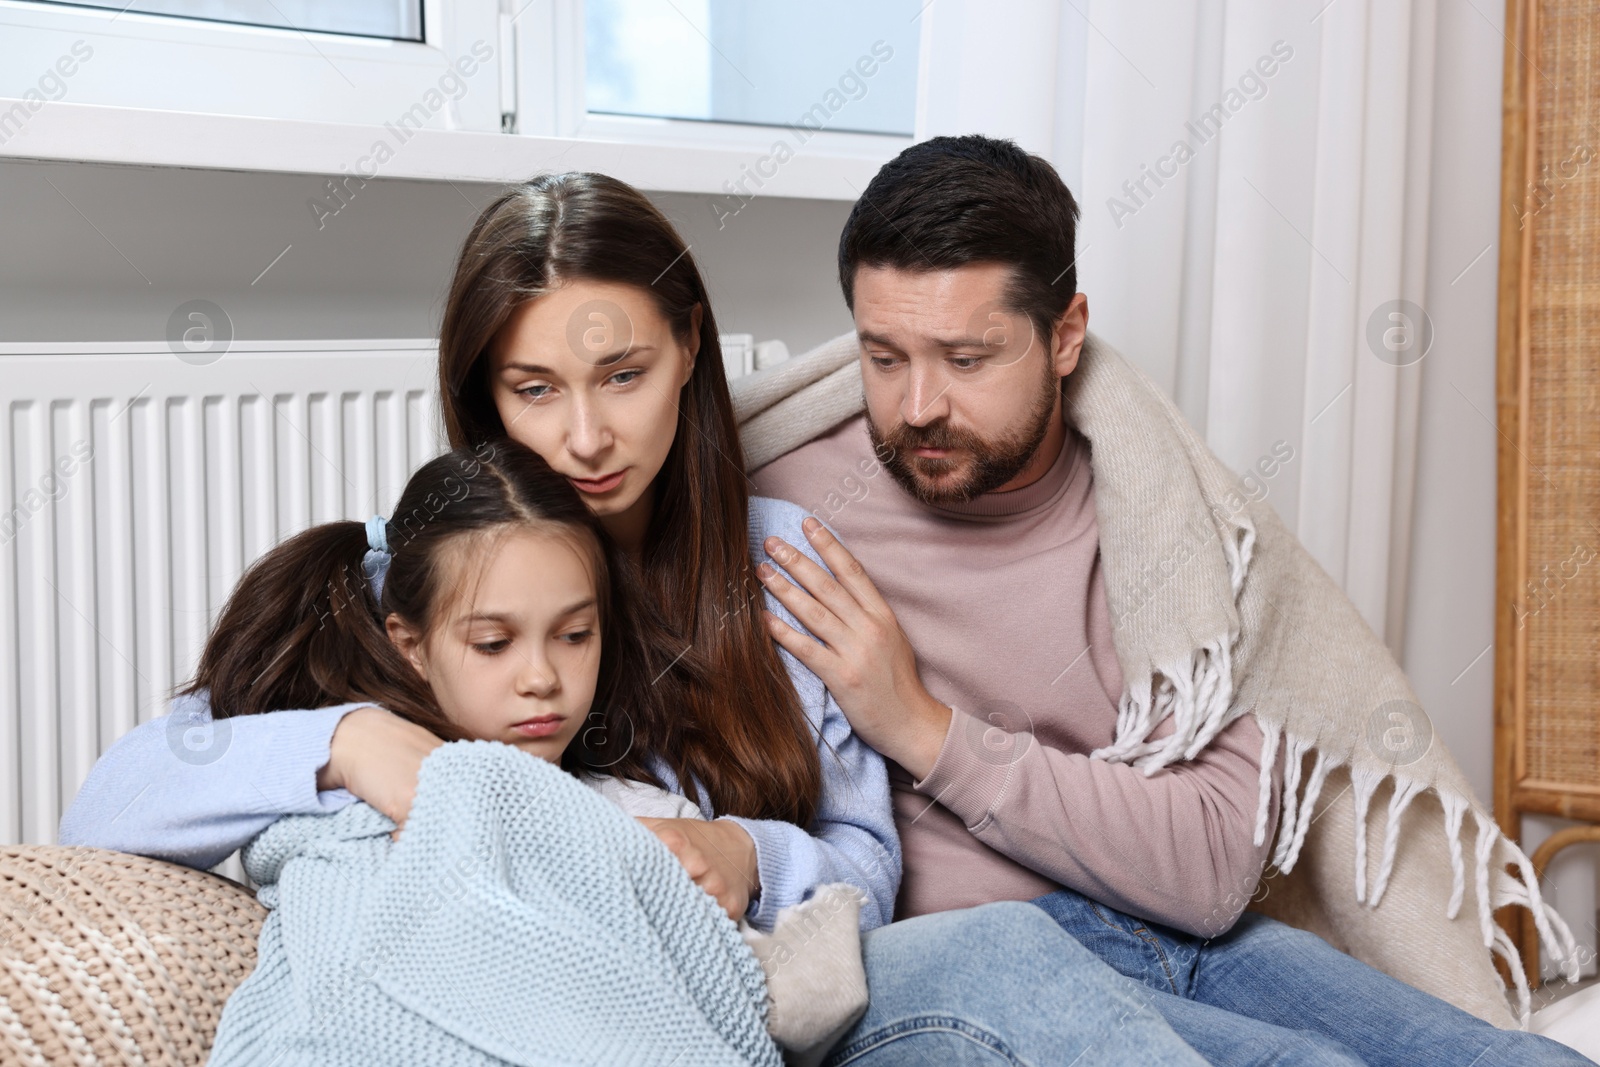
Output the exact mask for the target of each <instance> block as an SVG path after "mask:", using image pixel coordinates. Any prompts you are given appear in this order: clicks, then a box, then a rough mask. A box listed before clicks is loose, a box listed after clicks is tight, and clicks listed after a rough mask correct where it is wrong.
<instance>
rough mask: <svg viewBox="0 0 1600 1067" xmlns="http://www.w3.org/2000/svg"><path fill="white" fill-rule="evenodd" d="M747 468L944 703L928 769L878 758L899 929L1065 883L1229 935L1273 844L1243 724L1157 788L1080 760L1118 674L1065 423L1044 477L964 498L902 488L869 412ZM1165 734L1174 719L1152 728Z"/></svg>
mask: <svg viewBox="0 0 1600 1067" xmlns="http://www.w3.org/2000/svg"><path fill="white" fill-rule="evenodd" d="M753 477H754V480H755V484H756V490H757V492H759V493H760V494H762V495H763V496H774V497H780V498H783V499H786V500H791V501H794V502H795V503H798V504H799V505H801V506H802V507H804V508H806V509H807V510H808V511H810V512H811V513H812V514H814V515H815V516H816V517H817V518H819V519H821V520H822V521H823V522H824V523H826V524H827V525H828V526H830V527H831V528H832V529H833V530H834V531H835V532H836V533H837V534H838V535H839V537H840V539H841V540H842V541H843V542H844V544H845V546H846V547H847V548H849V549H850V550H851V551H852V552H853V553H854V554H855V556H856V558H857V559H859V560H860V561H861V563H862V565H863V566H864V567H865V568H866V570H867V573H868V574H869V575H870V576H871V577H872V580H873V581H874V582H875V583H876V585H877V587H878V589H879V591H880V592H882V594H883V596H884V598H885V599H886V600H888V602H889V604H890V605H891V606H892V607H893V608H894V610H895V614H896V616H897V617H898V618H899V620H900V625H901V627H902V628H903V629H904V630H905V632H906V635H907V636H908V637H909V638H910V640H911V644H912V647H913V648H915V649H916V652H917V659H918V663H919V666H920V669H921V674H922V681H923V683H924V684H925V685H926V686H927V688H928V692H929V693H931V694H932V695H933V696H934V697H935V698H936V699H937V700H940V701H942V702H943V703H945V704H948V705H950V706H951V707H952V708H954V709H955V714H954V715H953V716H952V718H951V722H950V730H949V732H948V733H947V734H946V736H945V739H944V746H943V748H942V749H941V750H940V752H939V757H938V760H937V761H936V762H935V763H934V765H933V769H932V770H931V771H930V772H929V774H928V776H927V777H926V778H924V779H922V780H921V781H914V780H913V779H912V777H911V775H910V774H908V773H907V772H906V771H905V770H904V769H903V768H901V767H900V766H898V765H897V764H895V763H893V762H891V763H890V764H889V778H890V784H891V787H892V789H893V791H894V804H895V822H896V825H897V826H898V828H899V831H900V837H901V844H902V847H903V849H904V854H905V873H904V877H903V880H902V882H901V887H900V895H899V898H898V900H897V902H896V908H895V918H897V919H904V918H909V917H910V916H913V915H922V914H925V913H927V912H935V911H944V910H947V909H950V908H962V907H970V906H972V905H976V904H982V903H986V902H988V901H993V900H1028V899H1030V898H1032V897H1035V896H1039V895H1041V894H1044V893H1048V892H1051V891H1052V890H1055V889H1058V888H1060V887H1061V886H1070V887H1071V888H1073V889H1076V890H1078V891H1079V892H1081V893H1084V894H1085V895H1087V896H1089V897H1092V898H1094V899H1095V900H1098V901H1101V902H1103V903H1106V904H1110V905H1112V906H1113V907H1116V908H1120V909H1122V910H1124V911H1127V912H1129V913H1131V914H1134V915H1137V916H1140V917H1142V918H1146V919H1151V920H1154V921H1157V922H1161V923H1165V924H1167V925H1169V926H1174V927H1177V928H1178V929H1181V930H1186V931H1189V932H1191V933H1196V934H1200V935H1202V936H1215V935H1217V934H1220V933H1222V932H1223V931H1225V930H1226V929H1228V928H1229V927H1230V926H1232V925H1233V923H1234V921H1235V920H1236V919H1237V918H1238V916H1239V914H1240V912H1241V911H1243V909H1244V906H1245V904H1246V902H1247V901H1248V900H1249V898H1250V896H1251V894H1252V892H1253V891H1254V890H1255V888H1256V884H1257V880H1258V878H1259V876H1260V873H1261V870H1262V866H1263V864H1264V862H1265V859H1266V856H1267V855H1268V854H1269V851H1270V847H1271V841H1270V839H1269V840H1268V841H1267V842H1266V843H1264V844H1263V845H1262V846H1261V847H1259V848H1258V847H1256V846H1255V845H1254V844H1253V843H1252V836H1253V833H1254V830H1255V810H1256V800H1257V796H1258V790H1259V775H1260V752H1261V740H1262V734H1261V730H1260V728H1259V727H1258V726H1257V725H1256V723H1255V719H1254V718H1253V717H1252V716H1250V715H1244V716H1242V717H1240V718H1239V719H1237V720H1236V721H1235V722H1233V723H1232V724H1231V725H1230V726H1229V727H1228V728H1227V729H1226V730H1224V731H1223V732H1222V733H1221V734H1219V735H1218V736H1217V737H1216V738H1215V739H1214V740H1213V741H1212V742H1211V744H1210V745H1208V746H1207V747H1206V748H1205V749H1204V750H1203V751H1202V752H1201V753H1200V754H1199V755H1197V756H1196V757H1195V758H1194V759H1192V760H1189V761H1187V762H1182V763H1177V764H1174V765H1172V766H1171V767H1169V768H1167V769H1164V770H1161V771H1158V772H1157V773H1156V774H1154V775H1152V776H1149V777H1146V776H1145V774H1144V773H1143V772H1142V771H1139V770H1136V769H1135V768H1133V767H1131V766H1128V765H1126V764H1118V763H1108V762H1106V761H1104V760H1094V759H1090V758H1089V753H1090V752H1091V751H1092V750H1094V749H1096V748H1099V747H1101V746H1103V745H1107V744H1110V742H1111V741H1112V738H1113V736H1114V734H1115V728H1116V714H1117V701H1118V699H1119V697H1120V695H1121V693H1122V688H1123V679H1122V671H1121V669H1120V667H1119V666H1118V664H1117V658H1116V653H1115V650H1114V648H1113V645H1112V636H1111V616H1110V610H1109V608H1108V606H1107V602H1106V593H1105V584H1104V578H1103V576H1102V571H1101V568H1100V551H1099V534H1098V527H1097V525H1096V522H1095V508H1094V493H1093V488H1094V475H1093V471H1092V470H1091V468H1090V464H1089V442H1088V441H1087V439H1085V438H1084V437H1083V436H1082V435H1080V434H1078V433H1077V432H1076V431H1073V430H1070V429H1069V431H1068V435H1067V442H1066V446H1065V448H1063V450H1062V452H1061V455H1060V457H1059V458H1058V459H1057V460H1056V462H1055V463H1054V465H1052V466H1051V468H1050V470H1049V471H1048V472H1047V473H1046V474H1045V475H1044V476H1043V477H1042V478H1040V479H1039V480H1038V481H1036V482H1034V483H1033V484H1032V485H1028V486H1025V487H1023V488H1021V489H1017V490H1013V491H1010V492H1004V493H989V494H987V495H985V496H982V497H979V498H978V499H976V500H974V501H972V502H970V503H968V504H966V505H961V506H957V507H937V508H936V507H932V506H929V505H925V504H922V503H919V502H918V501H917V500H916V499H915V498H913V497H912V496H911V495H910V494H908V493H906V492H905V491H904V490H903V489H901V488H900V486H899V485H898V484H897V483H896V482H895V481H894V479H893V478H892V477H891V476H890V475H889V473H888V472H887V471H885V470H884V469H883V468H882V466H881V464H879V462H878V460H877V457H876V456H875V455H874V454H873V451H872V444H871V440H870V439H869V438H868V436H867V431H866V417H865V416H864V415H863V416H857V417H856V418H854V419H851V420H849V421H847V422H844V423H841V424H840V425H839V426H838V427H836V428H835V429H833V430H831V431H829V432H828V433H827V434H825V435H824V436H822V437H819V438H817V439H816V440H814V441H811V442H810V443H808V444H806V445H804V446H802V447H800V448H798V449H796V450H795V451H793V452H790V453H788V454H787V455H785V456H782V457H780V458H779V459H777V460H774V461H773V462H771V463H769V464H767V465H766V466H764V467H762V468H761V469H759V470H757V471H756V472H755V474H754V476H753ZM1171 732H1172V723H1171V720H1170V719H1169V720H1168V721H1167V722H1165V723H1163V724H1162V725H1161V726H1160V727H1159V728H1158V729H1157V730H1156V731H1155V734H1154V736H1155V737H1162V736H1165V735H1167V734H1170V733H1171ZM1281 766H1282V761H1281V759H1280V760H1279V761H1278V763H1277V767H1281ZM1274 779H1275V782H1276V781H1278V780H1281V771H1277V770H1276V769H1275V773H1274ZM1273 795H1274V800H1273V808H1272V811H1271V812H1270V813H1269V818H1268V822H1267V825H1268V826H1274V825H1276V817H1277V799H1276V797H1277V788H1276V785H1275V786H1274V790H1273Z"/></svg>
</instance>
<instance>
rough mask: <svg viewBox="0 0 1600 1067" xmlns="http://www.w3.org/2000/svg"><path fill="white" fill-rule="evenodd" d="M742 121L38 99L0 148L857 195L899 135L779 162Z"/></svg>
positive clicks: (96, 158) (775, 133)
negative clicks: (582, 134) (328, 113)
mask: <svg viewBox="0 0 1600 1067" xmlns="http://www.w3.org/2000/svg"><path fill="white" fill-rule="evenodd" d="M14 105H21V106H22V107H23V108H26V107H27V106H28V105H27V104H25V103H23V102H22V101H19V100H16V99H15V98H4V97H0V117H4V116H5V115H6V114H7V113H8V112H10V111H11V109H12V108H13V106H14ZM740 129H741V130H742V131H752V132H745V133H740V134H739V135H738V136H737V137H736V138H735V139H732V140H733V141H735V142H736V143H729V142H730V139H729V138H727V137H725V136H721V137H717V138H716V139H715V140H712V139H711V138H702V139H700V143H688V144H685V143H670V142H667V141H664V140H663V141H660V142H656V143H647V142H643V141H620V140H600V139H588V138H584V139H577V138H563V137H535V136H528V135H522V134H518V135H506V134H499V133H475V132H467V131H456V130H434V129H423V130H407V131H404V132H406V133H408V134H409V136H408V137H407V138H406V139H405V140H404V141H403V142H401V141H400V140H399V136H398V133H397V132H396V131H395V130H394V129H393V128H392V127H390V126H367V125H355V124H344V123H329V122H308V121H300V120H285V119H270V118H257V117H249V116H235V115H210V114H198V113H192V112H181V111H159V110H154V109H148V108H125V107H111V106H107V105H101V104H77V103H68V102H64V101H63V102H47V103H44V104H43V105H42V106H41V107H40V108H39V110H38V111H36V112H32V113H31V114H29V115H28V117H27V118H26V119H25V120H24V121H23V122H22V123H21V125H20V128H17V127H15V126H10V127H0V136H4V137H6V140H5V141H4V143H3V144H0V158H11V159H41V160H65V161H82V162H93V163H123V164H131V165H136V166H163V167H198V168H204V169H215V170H238V171H274V172H287V173H301V174H326V175H335V176H337V175H341V174H351V173H358V172H360V173H363V174H366V175H368V176H371V170H372V167H371V165H370V164H368V165H365V166H364V167H363V166H362V161H363V160H364V159H370V158H371V153H372V151H373V148H374V147H375V145H376V144H377V142H379V141H380V140H382V141H386V142H387V143H388V144H389V146H390V151H391V152H392V158H390V159H389V160H388V161H387V162H385V163H383V164H381V165H380V166H378V167H377V173H376V177H380V178H410V179H421V180H428V181H467V182H514V181H522V180H524V179H526V178H528V177H530V176H531V175H533V174H536V173H538V172H541V171H549V170H590V171H601V172H604V173H606V174H610V175H613V176H614V177H617V178H620V179H622V180H623V181H626V182H629V183H631V184H633V185H635V186H638V187H639V188H641V189H645V190H648V191H653V192H654V191H660V192H682V193H702V194H703V193H712V194H722V195H736V194H730V190H729V184H730V183H738V182H740V181H741V179H743V181H744V189H745V190H746V191H748V192H749V193H750V194H751V195H760V196H784V197H798V198H805V199H817V200H855V199H856V198H857V197H858V196H859V195H860V192H861V190H862V189H864V188H866V185H867V183H868V182H869V181H871V180H872V176H873V174H875V173H876V172H877V170H878V168H879V166H881V165H882V164H883V162H884V161H885V160H887V159H888V158H889V157H891V156H892V155H894V154H895V152H896V151H898V143H897V142H900V140H901V139H898V138H888V137H865V138H859V139H852V138H850V137H849V135H840V134H832V133H822V134H818V135H816V136H815V138H814V140H815V142H816V143H814V144H807V145H806V146H805V147H803V148H801V149H799V150H798V151H795V152H794V154H793V156H792V158H789V159H787V160H784V161H782V162H781V163H780V162H776V161H774V160H773V157H772V155H771V154H769V153H770V146H771V145H772V144H773V143H774V142H775V141H776V140H777V139H779V138H780V137H787V139H788V142H789V144H790V145H791V147H792V146H793V145H794V142H795V140H796V139H797V138H796V137H795V135H794V134H793V132H792V131H787V130H785V129H784V128H782V127H774V128H770V129H768V128H763V127H742V128H740ZM718 141H721V142H723V143H717V142H718ZM763 172H764V173H763ZM758 182H759V184H758Z"/></svg>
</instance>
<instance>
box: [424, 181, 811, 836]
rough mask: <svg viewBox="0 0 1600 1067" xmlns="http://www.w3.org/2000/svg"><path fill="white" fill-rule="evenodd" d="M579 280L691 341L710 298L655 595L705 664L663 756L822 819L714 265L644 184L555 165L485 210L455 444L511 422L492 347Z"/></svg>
mask: <svg viewBox="0 0 1600 1067" xmlns="http://www.w3.org/2000/svg"><path fill="white" fill-rule="evenodd" d="M574 281H594V282H614V283H621V284H626V285H632V286H636V287H637V288H638V289H639V290H640V291H641V292H644V293H647V294H649V296H650V297H651V298H652V299H653V300H654V301H655V302H656V306H657V307H658V308H659V309H660V311H661V313H662V315H663V316H664V317H665V318H666V319H667V321H668V322H669V323H671V325H672V329H673V332H674V334H675V336H677V337H678V338H679V339H687V338H688V337H689V336H690V335H691V333H692V332H693V331H692V326H691V323H692V316H693V314H694V310H695V308H697V307H698V308H699V309H700V315H701V318H700V346H699V350H698V351H697V353H696V356H695V362H694V373H693V374H692V375H691V377H690V380H689V382H688V384H687V385H685V386H684V388H683V391H682V393H681V394H680V396H679V414H678V425H677V431H676V433H677V435H676V437H675V438H674V439H673V443H672V448H671V450H670V451H669V452H668V454H667V459H666V464H665V465H664V466H663V468H662V470H661V472H660V474H659V475H658V476H657V478H656V481H655V484H654V486H653V487H652V489H651V490H650V491H652V492H653V493H654V507H653V510H652V512H651V518H650V526H649V529H648V531H647V532H646V535H645V545H644V552H643V570H644V580H645V585H646V588H647V590H648V592H649V593H650V594H651V595H652V598H653V599H654V601H655V603H656V605H657V606H658V607H659V608H660V610H661V611H662V613H663V614H664V615H665V617H666V619H667V621H668V623H669V624H670V625H671V626H672V627H673V629H674V630H675V631H676V632H677V634H678V636H679V644H678V647H677V648H676V649H673V650H671V653H670V654H677V653H679V652H681V651H684V650H685V649H686V648H687V649H688V650H692V651H693V653H695V654H697V655H698V657H699V659H700V660H701V661H702V662H703V663H704V665H705V670H704V671H703V672H700V673H701V675H702V677H701V679H700V681H699V682H698V683H695V684H691V685H688V686H687V687H686V691H685V703H684V705H683V707H682V708H681V709H678V713H679V714H682V715H684V716H686V717H687V719H688V722H686V723H685V728H684V730H683V731H682V733H681V735H680V737H681V742H682V743H681V744H680V745H678V746H677V747H675V748H672V749H667V750H661V751H660V753H659V754H660V756H661V757H662V758H663V759H664V760H665V761H666V762H667V764H668V765H669V766H670V767H671V768H672V769H673V772H674V773H675V774H676V775H677V776H678V781H679V782H680V783H681V785H682V787H683V789H684V791H685V792H686V793H687V794H688V795H689V796H690V797H691V798H692V799H696V800H698V799H699V796H698V791H697V790H696V788H695V783H696V782H698V783H700V784H702V785H704V787H705V789H706V791H707V793H708V794H709V796H710V800H711V805H712V807H713V809H714V810H715V811H716V812H717V813H718V814H730V815H741V816H746V817H749V818H759V819H783V820H787V821H789V822H793V823H796V824H797V825H800V826H806V827H808V826H809V825H810V824H811V821H812V819H813V818H814V817H815V814H816V811H817V806H818V803H819V800H820V797H821V791H822V767H821V761H820V759H819V757H818V755H817V747H816V740H815V739H814V738H813V736H812V733H811V727H810V723H809V722H808V721H807V720H806V718H805V715H804V713H803V711H802V710H801V707H800V701H799V698H798V696H797V695H796V694H795V690H794V686H793V683H792V682H791V681H790V680H789V677H788V675H787V673H786V672H785V670H784V667H783V664H782V662H781V661H780V660H779V657H778V650H777V648H776V647H775V646H774V645H773V642H772V639H771V637H770V636H769V634H768V633H767V630H766V627H765V626H764V624H763V622H762V615H761V612H762V607H763V601H762V593H761V586H760V583H759V582H758V581H757V579H756V576H755V568H754V565H753V564H752V563H751V561H750V555H749V526H748V521H749V506H750V500H749V493H748V491H747V488H746V484H747V483H746V479H745V473H744V453H743V450H742V449H741V448H740V445H739V435H738V431H737V427H736V424H735V422H734V417H733V405H732V401H731V400H730V398H729V395H728V382H727V378H726V376H725V375H724V373H723V369H722V355H721V347H720V345H719V343H718V339H717V324H716V318H715V317H714V316H713V314H712V311H711V301H710V299H709V298H708V297H707V295H706V287H705V283H704V281H702V279H701V277H700V271H699V268H698V267H696V266H695V262H694V259H693V257H692V256H690V255H689V254H688V250H687V248H686V247H685V245H684V243H683V239H682V238H681V237H679V236H678V233H677V231H676V230H675V229H673V227H672V224H671V223H670V222H668V221H667V219H666V217H665V216H663V215H662V214H661V212H660V211H659V210H657V208H656V207H655V205H654V204H652V203H650V201H649V200H648V199H646V198H645V196H644V195H643V194H642V193H640V192H639V191H638V190H637V189H634V188H633V187H632V186H630V185H627V184H626V183H624V182H620V181H618V180H616V179H615V178H610V177H607V176H606V175H603V174H588V173H568V174H553V175H541V176H540V177H538V178H535V179H533V180H532V181H529V182H526V183H524V184H521V185H518V186H516V187H514V188H513V189H511V190H509V191H508V192H506V193H504V194H503V195H501V196H500V197H499V198H498V199H496V200H495V201H494V202H493V203H491V204H490V205H489V206H488V207H486V208H485V209H484V210H483V213H482V214H481V215H480V216H479V217H478V220H477V222H476V223H475V224H474V225H473V227H472V231H471V233H469V234H468V236H467V239H466V242H465V244H464V245H463V246H462V249H461V255H460V258H459V259H458V260H457V263H456V273H455V279H454V281H453V282H452V284H451V287H450V296H449V300H448V302H447V303H446V305H445V312H444V322H443V324H442V326H441V328H440V334H439V393H440V397H441V403H442V405H443V408H444V418H445V428H446V430H447V431H448V433H449V436H450V443H451V444H452V445H455V446H456V447H458V448H459V447H469V446H471V445H473V444H475V443H477V442H479V441H483V440H486V439H490V438H494V437H499V436H501V435H503V434H504V433H505V432H506V430H505V426H504V424H503V423H502V421H501V419H500V414H499V411H498V410H497V409H496V407H495V403H494V395H493V392H492V390H491V383H490V376H489V375H490V370H491V368H490V365H489V364H490V355H489V351H490V346H491V344H492V342H493V341H494V338H495V335H496V333H498V331H499V330H500V329H501V327H503V326H504V325H505V323H506V321H507V320H508V319H509V318H510V317H511V314H512V312H513V311H514V310H515V309H516V308H517V307H518V306H519V305H521V304H523V303H525V302H526V301H529V300H533V299H537V298H538V297H539V296H541V295H543V294H545V293H548V292H550V291H551V290H553V289H555V288H558V287H559V286H561V285H562V284H565V283H568V282H574Z"/></svg>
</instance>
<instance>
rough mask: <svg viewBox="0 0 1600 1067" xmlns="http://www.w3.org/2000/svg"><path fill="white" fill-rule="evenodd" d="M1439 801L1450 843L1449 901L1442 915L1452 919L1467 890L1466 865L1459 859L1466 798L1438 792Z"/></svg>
mask: <svg viewBox="0 0 1600 1067" xmlns="http://www.w3.org/2000/svg"><path fill="white" fill-rule="evenodd" d="M1439 803H1440V804H1442V805H1443V806H1444V833H1445V838H1446V840H1447V841H1448V842H1449V844H1450V903H1449V904H1447V905H1445V910H1444V916H1445V918H1447V919H1454V918H1455V917H1456V916H1457V915H1460V914H1461V900H1462V898H1463V897H1464V896H1466V891H1467V879H1466V865H1465V864H1464V863H1462V861H1461V820H1462V817H1463V816H1465V815H1466V813H1467V798H1466V797H1463V796H1458V795H1457V794H1455V793H1440V794H1439Z"/></svg>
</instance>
